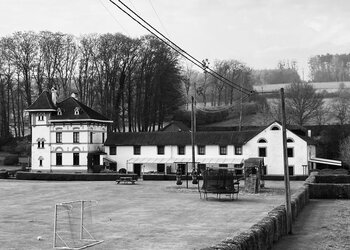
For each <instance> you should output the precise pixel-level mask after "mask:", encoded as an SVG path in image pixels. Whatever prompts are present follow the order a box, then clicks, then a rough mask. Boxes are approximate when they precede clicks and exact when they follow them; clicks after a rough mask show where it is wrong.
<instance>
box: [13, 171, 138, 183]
mask: <svg viewBox="0 0 350 250" xmlns="http://www.w3.org/2000/svg"><path fill="white" fill-rule="evenodd" d="M118 177H132V178H133V179H134V180H137V179H138V176H137V174H119V173H113V174H111V173H108V174H107V173H106V174H103V173H100V174H95V173H39V172H36V173H35V172H22V171H20V172H17V175H16V179H19V180H41V181H115V180H116V179H117V178H118Z"/></svg>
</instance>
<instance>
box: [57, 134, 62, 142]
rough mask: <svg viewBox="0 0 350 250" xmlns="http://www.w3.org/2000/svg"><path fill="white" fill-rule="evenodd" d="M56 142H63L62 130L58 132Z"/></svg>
mask: <svg viewBox="0 0 350 250" xmlns="http://www.w3.org/2000/svg"><path fill="white" fill-rule="evenodd" d="M56 143H62V132H56Z"/></svg>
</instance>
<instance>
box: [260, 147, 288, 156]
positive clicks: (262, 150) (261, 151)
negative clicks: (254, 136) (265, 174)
mask: <svg viewBox="0 0 350 250" xmlns="http://www.w3.org/2000/svg"><path fill="white" fill-rule="evenodd" d="M258 154H259V157H267V149H266V148H265V147H260V148H259V153H258ZM287 156H288V157H294V148H287Z"/></svg>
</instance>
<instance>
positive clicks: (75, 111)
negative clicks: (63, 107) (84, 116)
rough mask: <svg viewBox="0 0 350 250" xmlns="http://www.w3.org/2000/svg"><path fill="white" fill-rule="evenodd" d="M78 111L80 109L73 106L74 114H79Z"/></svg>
mask: <svg viewBox="0 0 350 250" xmlns="http://www.w3.org/2000/svg"><path fill="white" fill-rule="evenodd" d="M79 111H80V109H79V107H75V108H74V115H79Z"/></svg>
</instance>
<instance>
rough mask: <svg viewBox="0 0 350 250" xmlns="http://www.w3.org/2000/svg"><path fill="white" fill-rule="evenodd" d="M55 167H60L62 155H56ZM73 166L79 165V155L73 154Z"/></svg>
mask: <svg viewBox="0 0 350 250" xmlns="http://www.w3.org/2000/svg"><path fill="white" fill-rule="evenodd" d="M56 165H57V166H62V153H56ZM73 165H74V166H77V165H79V153H73Z"/></svg>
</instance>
